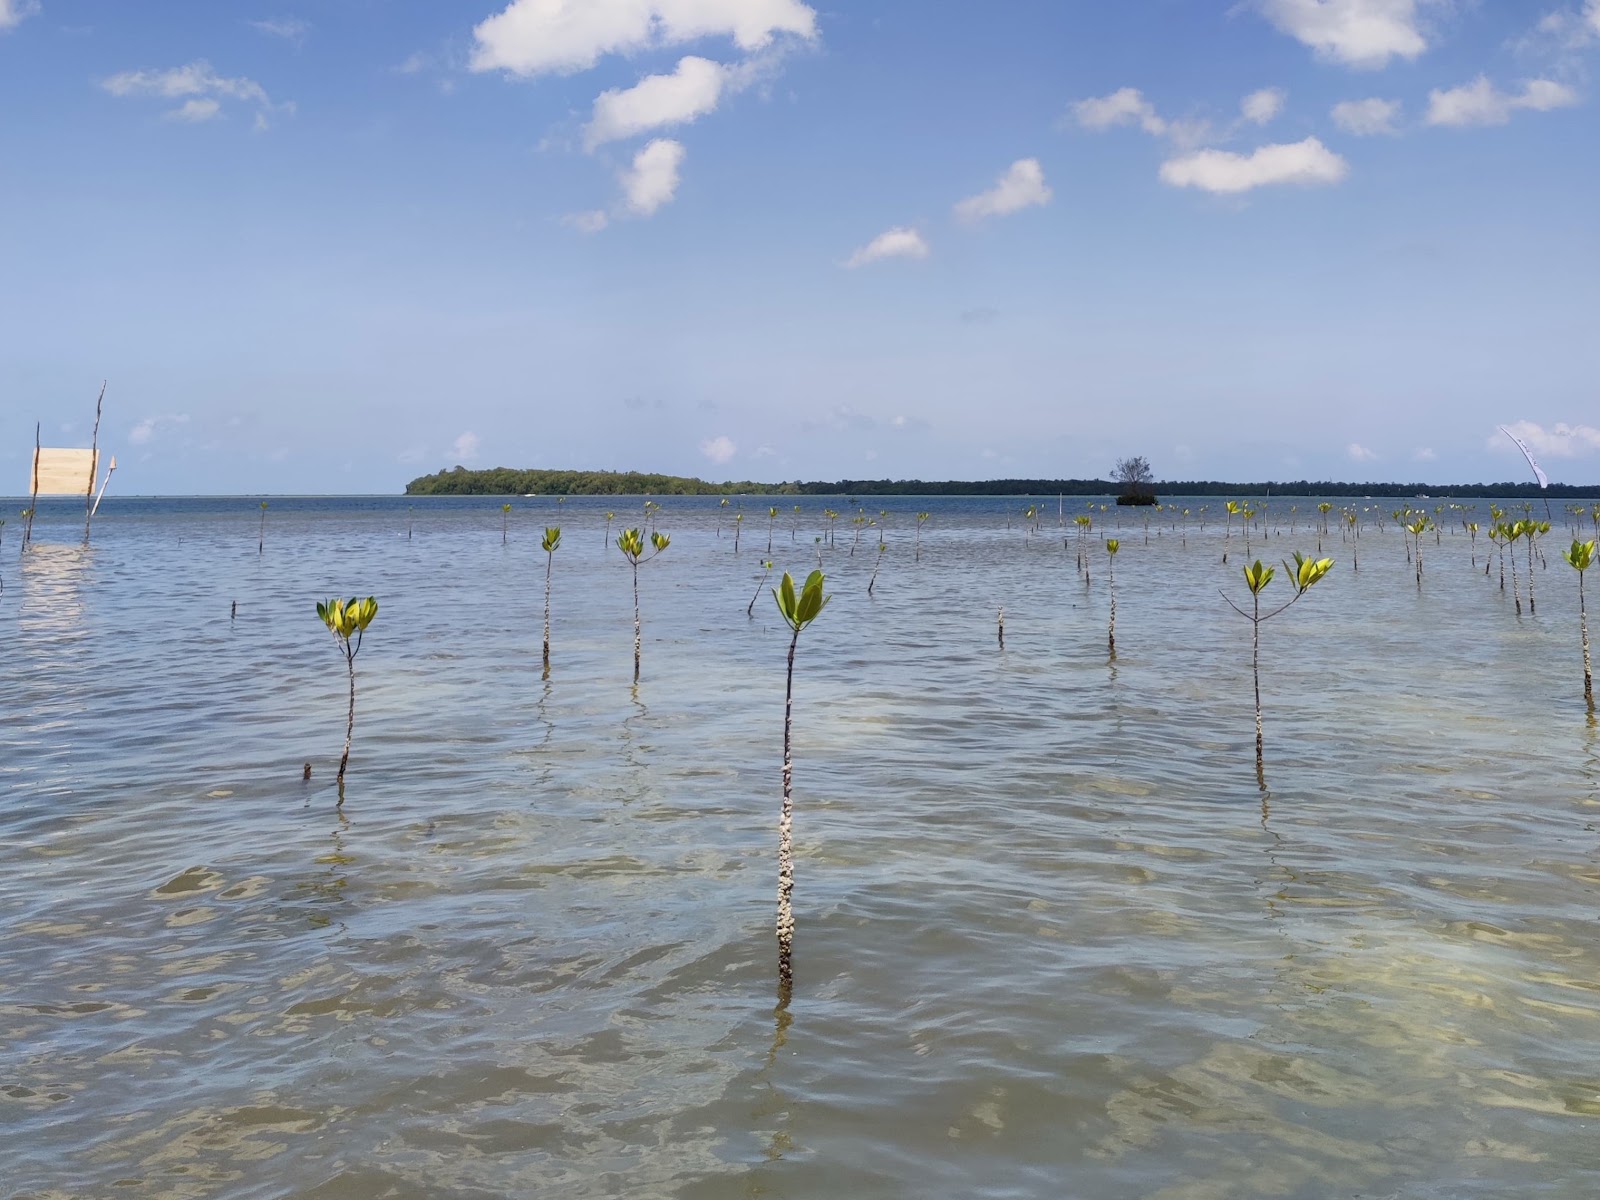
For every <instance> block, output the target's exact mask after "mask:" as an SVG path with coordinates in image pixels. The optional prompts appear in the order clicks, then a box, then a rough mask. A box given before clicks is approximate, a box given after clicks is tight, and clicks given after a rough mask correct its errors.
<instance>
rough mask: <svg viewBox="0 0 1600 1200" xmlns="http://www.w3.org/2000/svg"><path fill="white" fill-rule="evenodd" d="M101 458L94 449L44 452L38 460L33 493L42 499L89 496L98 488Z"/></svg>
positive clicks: (47, 450) (36, 460)
mask: <svg viewBox="0 0 1600 1200" xmlns="http://www.w3.org/2000/svg"><path fill="white" fill-rule="evenodd" d="M99 470H100V456H99V455H98V454H97V453H95V452H94V451H93V450H59V449H52V448H50V447H48V446H46V447H44V448H42V449H40V451H39V453H38V456H37V458H35V460H34V468H33V486H32V487H31V488H30V489H29V491H30V493H37V494H38V495H41V496H86V495H88V494H89V492H91V491H92V490H93V489H94V481H95V476H96V475H97V474H98V473H99Z"/></svg>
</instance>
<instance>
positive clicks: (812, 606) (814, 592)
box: [772, 571, 833, 634]
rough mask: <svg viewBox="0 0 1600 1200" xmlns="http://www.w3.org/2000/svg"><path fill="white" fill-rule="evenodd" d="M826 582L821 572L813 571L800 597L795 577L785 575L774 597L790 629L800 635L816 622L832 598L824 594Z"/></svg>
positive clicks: (787, 573)
mask: <svg viewBox="0 0 1600 1200" xmlns="http://www.w3.org/2000/svg"><path fill="white" fill-rule="evenodd" d="M825 582H826V579H825V577H824V576H823V574H822V572H821V571H813V572H811V574H810V575H808V576H806V582H805V586H804V587H802V588H801V589H800V592H799V595H798V596H797V595H796V594H795V587H794V576H792V575H790V574H789V572H787V571H785V572H784V573H783V581H782V582H781V583H780V584H779V585H778V586H777V587H775V588H773V589H772V595H773V598H774V599H775V600H777V602H778V612H779V613H780V614H781V615H782V616H783V619H784V621H785V623H787V624H788V626H789V628H790V629H792V630H794V631H795V633H797V634H798V633H799V632H800V631H801V630H802V629H804V628H805V627H806V626H807V625H809V624H811V622H813V621H815V620H816V619H817V617H818V616H819V615H820V614H821V612H822V610H823V609H824V608H826V607H827V606H828V601H829V600H831V599H833V597H832V596H825V595H823V594H822V588H823V585H824V583H825Z"/></svg>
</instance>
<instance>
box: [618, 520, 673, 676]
mask: <svg viewBox="0 0 1600 1200" xmlns="http://www.w3.org/2000/svg"><path fill="white" fill-rule="evenodd" d="M671 541H672V539H671V538H669V537H667V535H666V534H664V533H655V532H652V533H651V534H650V545H651V546H652V547H653V549H652V551H651V552H650V553H649V554H646V553H645V552H644V531H643V530H640V529H624V530H623V531H622V532H621V533H619V534H617V549H618V550H621V551H622V557H624V558H626V559H627V560H628V563H629V565H630V566H632V567H633V682H634V684H635V685H637V684H638V682H639V648H640V646H641V645H642V644H643V636H642V628H643V627H642V626H641V624H640V622H639V564H640V563H643V562H649V561H650V560H651V559H652V558H659V557H660V556H661V552H662V551H663V550H665V549H666V548H667V546H668V545H669V544H671Z"/></svg>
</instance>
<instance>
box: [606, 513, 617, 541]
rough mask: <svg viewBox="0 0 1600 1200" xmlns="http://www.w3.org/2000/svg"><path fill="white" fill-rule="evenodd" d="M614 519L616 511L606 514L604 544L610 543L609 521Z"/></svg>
mask: <svg viewBox="0 0 1600 1200" xmlns="http://www.w3.org/2000/svg"><path fill="white" fill-rule="evenodd" d="M616 519H617V514H616V513H614V512H608V513H607V514H606V545H608V546H609V545H611V522H613V521H615V520H616Z"/></svg>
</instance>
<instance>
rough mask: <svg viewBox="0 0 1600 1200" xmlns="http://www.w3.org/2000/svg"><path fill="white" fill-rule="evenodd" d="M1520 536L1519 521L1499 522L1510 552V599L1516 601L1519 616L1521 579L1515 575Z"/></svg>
mask: <svg viewBox="0 0 1600 1200" xmlns="http://www.w3.org/2000/svg"><path fill="white" fill-rule="evenodd" d="M1521 536H1522V522H1521V521H1510V522H1505V521H1502V522H1501V523H1500V537H1501V539H1502V540H1503V541H1504V542H1505V545H1506V549H1507V550H1508V551H1509V552H1510V554H1511V599H1512V600H1513V601H1515V602H1516V606H1517V616H1519V617H1520V616H1521V615H1522V580H1521V579H1519V578H1518V577H1517V539H1518V538H1520V537H1521Z"/></svg>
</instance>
